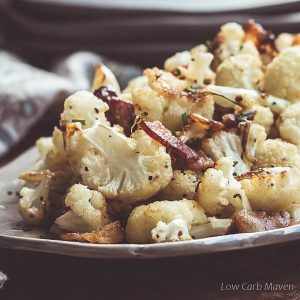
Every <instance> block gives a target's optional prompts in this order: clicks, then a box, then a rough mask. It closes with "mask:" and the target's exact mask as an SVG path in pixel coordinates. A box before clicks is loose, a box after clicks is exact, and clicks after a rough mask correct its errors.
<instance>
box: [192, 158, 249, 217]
mask: <svg viewBox="0 0 300 300" xmlns="http://www.w3.org/2000/svg"><path fill="white" fill-rule="evenodd" d="M233 172H234V168H233V160H232V158H230V157H222V158H220V159H218V161H217V162H216V166H215V168H210V169H208V170H207V171H206V172H205V173H204V175H203V176H202V178H201V183H200V184H199V187H198V191H197V194H196V200H197V201H198V203H199V204H200V205H201V206H202V207H203V208H204V210H205V212H206V213H208V214H209V215H225V216H227V215H229V216H230V215H231V214H232V212H233V211H234V210H239V209H243V208H246V209H251V206H250V204H249V202H248V199H247V196H246V194H245V191H244V190H243V187H242V185H241V184H240V183H239V182H238V181H237V180H236V179H235V178H234V176H233Z"/></svg>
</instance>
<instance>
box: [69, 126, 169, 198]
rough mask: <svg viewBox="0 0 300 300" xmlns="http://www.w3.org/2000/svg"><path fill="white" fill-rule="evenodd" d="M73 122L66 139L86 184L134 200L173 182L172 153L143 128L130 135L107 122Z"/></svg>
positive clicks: (107, 195)
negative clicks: (83, 127)
mask: <svg viewBox="0 0 300 300" xmlns="http://www.w3.org/2000/svg"><path fill="white" fill-rule="evenodd" d="M71 125H72V126H71V128H69V129H67V131H68V130H69V131H70V132H71V133H67V134H66V136H67V137H66V140H65V142H66V149H67V153H68V157H69V159H70V165H71V167H72V168H73V170H74V172H75V174H77V175H80V176H81V177H82V180H83V183H84V184H85V185H87V186H88V187H89V188H91V189H95V190H98V191H99V192H101V193H102V194H103V195H104V197H105V198H107V199H119V200H121V201H123V202H126V203H134V202H137V201H141V200H145V199H148V198H150V197H151V196H153V195H155V194H156V193H158V192H159V191H160V190H162V189H163V188H164V187H166V186H167V184H168V183H169V182H170V180H171V178H172V168H171V159H170V156H169V154H167V153H166V149H165V147H163V146H161V145H160V144H159V143H158V142H156V141H154V140H153V139H152V138H150V137H149V136H148V135H147V134H145V133H144V132H143V131H140V130H138V131H136V132H134V133H133V134H132V135H131V137H130V138H127V137H126V136H125V135H124V134H122V133H120V132H118V131H116V130H115V129H114V128H112V127H110V126H107V125H104V124H96V125H95V126H93V127H92V128H89V129H86V130H80V128H79V127H76V125H75V124H71ZM120 151H121V152H120Z"/></svg>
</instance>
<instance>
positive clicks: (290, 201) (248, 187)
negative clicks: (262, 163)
mask: <svg viewBox="0 0 300 300" xmlns="http://www.w3.org/2000/svg"><path fill="white" fill-rule="evenodd" d="M240 183H241V185H242V186H243V188H244V190H245V193H246V195H247V197H248V199H249V202H250V204H251V207H252V209H253V210H262V211H265V212H266V213H276V212H281V211H289V210H290V209H291V207H292V206H293V205H295V204H298V203H299V193H300V171H299V170H298V169H297V168H290V167H275V168H265V169H259V170H257V171H254V172H251V173H249V174H245V176H244V178H243V177H242V179H241V180H240Z"/></svg>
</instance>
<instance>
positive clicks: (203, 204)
mask: <svg viewBox="0 0 300 300" xmlns="http://www.w3.org/2000/svg"><path fill="white" fill-rule="evenodd" d="M299 45H300V39H299V35H294V34H289V33H283V34H280V35H279V36H278V37H276V36H274V35H273V34H271V33H270V32H269V31H267V30H265V29H264V28H263V27H262V26H261V25H259V24H257V23H255V22H254V21H252V20H250V21H248V22H247V23H246V24H245V25H244V26H241V25H239V24H236V23H228V24H225V25H223V26H221V28H220V31H219V32H218V33H217V35H216V37H215V38H214V39H213V40H212V41H211V42H209V43H206V44H205V45H204V44H201V45H198V46H195V47H194V48H192V49H190V50H186V51H182V52H178V53H176V54H174V55H173V56H171V57H170V58H168V59H166V61H165V63H164V66H163V68H161V69H160V68H158V67H154V68H147V69H146V70H144V72H143V75H142V76H140V77H138V78H136V79H133V80H132V81H131V82H129V84H128V86H127V88H125V89H124V90H123V91H122V90H121V89H120V86H119V84H118V82H117V79H116V78H115V76H114V74H113V73H112V71H111V70H109V69H108V68H107V67H106V66H105V65H103V64H101V65H99V66H98V67H97V69H96V71H95V77H94V81H93V85H92V88H91V91H78V92H76V93H75V94H73V95H70V96H69V97H67V99H66V100H65V102H64V110H63V112H62V114H61V116H60V122H59V124H58V125H57V127H55V128H54V131H53V135H52V137H46V138H40V139H39V140H38V141H37V143H36V144H37V148H38V150H39V152H40V158H39V160H38V161H37V162H36V164H35V166H34V168H33V169H32V170H30V171H28V172H24V173H22V174H21V175H20V179H21V180H22V186H21V189H20V200H19V212H20V214H21V216H22V217H23V219H24V220H25V222H26V223H28V224H30V225H33V226H44V227H46V228H48V229H49V231H50V232H51V233H53V234H55V235H56V236H57V238H60V239H62V240H65V241H77V242H88V243H96V244H107V243H110V244H112V243H165V242H181V241H190V240H193V239H201V238H205V237H211V236H219V235H226V234H236V233H252V232H259V231H266V230H273V229H277V228H283V227H287V226H292V225H295V224H298V223H299V221H300V209H299V208H300V198H299V196H298V195H299V193H300V152H299V151H300V147H299V145H300V117H299V115H300V88H299V87H300V75H299V74H300V73H299V72H298V69H299V68H298V65H299V66H300V48H299V47H300V46H299Z"/></svg>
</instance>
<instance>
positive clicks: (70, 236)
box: [60, 221, 124, 244]
mask: <svg viewBox="0 0 300 300" xmlns="http://www.w3.org/2000/svg"><path fill="white" fill-rule="evenodd" d="M60 238H61V239H62V240H65V241H77V242H88V243H93V244H118V243H121V242H122V241H123V240H124V232H123V229H122V227H121V224H120V222H119V221H116V222H113V223H110V224H108V225H106V226H104V227H103V228H102V229H100V230H95V231H91V232H84V233H81V232H70V233H64V234H62V235H61V236H60Z"/></svg>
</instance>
